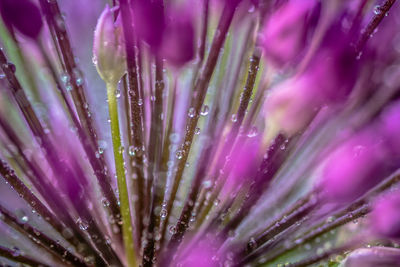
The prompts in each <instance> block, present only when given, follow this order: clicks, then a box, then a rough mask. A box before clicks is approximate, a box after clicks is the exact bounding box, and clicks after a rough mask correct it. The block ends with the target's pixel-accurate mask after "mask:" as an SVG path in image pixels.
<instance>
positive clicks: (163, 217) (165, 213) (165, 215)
mask: <svg viewBox="0 0 400 267" xmlns="http://www.w3.org/2000/svg"><path fill="white" fill-rule="evenodd" d="M160 216H161V219H162V220H164V219H165V218H166V217H167V210H166V209H161V212H160Z"/></svg>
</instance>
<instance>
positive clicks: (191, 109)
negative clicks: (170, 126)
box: [188, 108, 196, 118]
mask: <svg viewBox="0 0 400 267" xmlns="http://www.w3.org/2000/svg"><path fill="white" fill-rule="evenodd" d="M188 116H189V118H193V117H194V116H196V110H195V109H194V108H190V109H189V112H188Z"/></svg>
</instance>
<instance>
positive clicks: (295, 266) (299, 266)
mask: <svg viewBox="0 0 400 267" xmlns="http://www.w3.org/2000/svg"><path fill="white" fill-rule="evenodd" d="M360 243H361V241H359V240H356V241H352V242H349V243H347V244H345V245H342V246H340V247H338V248H333V249H330V250H328V251H325V252H324V253H322V254H319V255H314V256H311V257H309V258H306V259H303V260H301V261H298V262H295V263H290V264H288V265H286V266H290V267H306V266H310V265H313V264H314V263H317V262H320V261H322V260H326V259H327V258H329V257H331V256H333V255H337V254H343V253H345V252H346V251H349V250H352V249H354V248H356V247H357V246H359V245H360Z"/></svg>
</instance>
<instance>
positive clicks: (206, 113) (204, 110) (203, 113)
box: [200, 105, 210, 116]
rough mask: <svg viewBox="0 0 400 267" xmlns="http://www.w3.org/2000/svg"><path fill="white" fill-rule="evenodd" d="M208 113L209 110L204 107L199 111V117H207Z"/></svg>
mask: <svg viewBox="0 0 400 267" xmlns="http://www.w3.org/2000/svg"><path fill="white" fill-rule="evenodd" d="M208 112H210V108H209V107H208V106H207V105H204V106H203V108H202V109H201V111H200V115H201V116H207V115H208Z"/></svg>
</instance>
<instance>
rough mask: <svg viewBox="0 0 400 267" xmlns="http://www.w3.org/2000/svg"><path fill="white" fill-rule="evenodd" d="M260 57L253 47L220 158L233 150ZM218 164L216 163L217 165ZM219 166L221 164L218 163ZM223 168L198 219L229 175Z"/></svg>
mask: <svg viewBox="0 0 400 267" xmlns="http://www.w3.org/2000/svg"><path fill="white" fill-rule="evenodd" d="M260 57H261V51H260V50H259V49H258V48H255V51H254V53H253V55H252V56H251V57H250V65H249V69H248V75H247V81H246V85H245V87H244V88H243V92H242V95H241V98H240V104H239V108H238V111H237V113H236V121H235V122H234V124H233V125H232V128H231V131H230V132H229V134H228V136H227V138H226V141H225V144H224V147H223V150H222V158H223V159H224V160H225V161H226V156H228V155H229V154H230V153H231V151H233V144H234V142H235V139H236V137H237V135H238V133H239V129H240V127H241V125H242V122H243V120H244V116H245V113H246V110H247V107H248V105H249V102H250V98H251V96H252V93H253V89H254V85H255V81H256V77H257V73H258V69H259V64H260ZM217 166H218V165H217ZM220 166H221V165H220ZM223 166H225V167H224V170H223V171H222V173H223V174H222V175H221V176H219V179H218V180H217V182H216V185H215V186H214V187H213V188H212V189H211V190H212V194H211V197H210V198H209V200H208V204H207V205H206V206H205V207H204V209H203V210H202V212H201V214H200V216H199V219H200V220H201V221H203V220H204V218H205V217H206V216H207V214H208V213H209V212H210V210H211V208H212V206H213V205H214V204H213V203H214V200H215V199H216V198H217V197H218V195H219V193H220V191H221V190H222V187H223V186H224V184H225V182H226V179H227V178H228V175H229V170H228V169H227V168H228V164H223Z"/></svg>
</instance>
